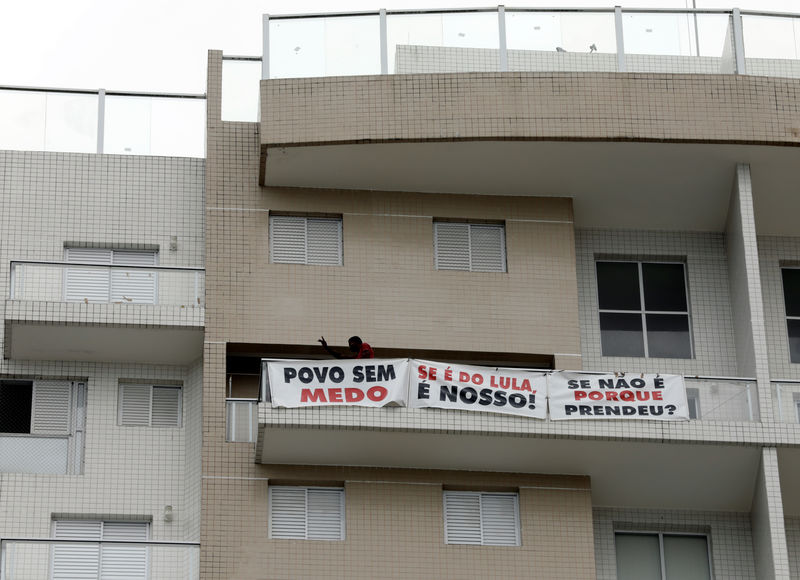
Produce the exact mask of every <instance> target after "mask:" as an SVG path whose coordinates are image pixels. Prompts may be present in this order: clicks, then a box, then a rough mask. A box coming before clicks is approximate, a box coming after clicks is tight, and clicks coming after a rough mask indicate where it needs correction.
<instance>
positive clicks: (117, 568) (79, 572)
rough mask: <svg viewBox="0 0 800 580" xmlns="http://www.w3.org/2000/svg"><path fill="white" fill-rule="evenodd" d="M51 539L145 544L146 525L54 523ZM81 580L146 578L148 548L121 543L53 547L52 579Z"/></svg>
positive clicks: (134, 579)
mask: <svg viewBox="0 0 800 580" xmlns="http://www.w3.org/2000/svg"><path fill="white" fill-rule="evenodd" d="M53 524H54V525H53V537H54V538H56V539H58V540H96V541H98V542H100V541H103V540H123V541H127V542H137V541H141V542H146V541H147V540H148V536H149V527H150V526H149V524H148V523H147V522H98V521H92V520H56V521H55V522H53ZM72 578H81V579H82V580H91V579H97V580H100V579H104V578H126V579H128V580H140V579H141V580H145V579H146V578H147V546H131V545H122V544H102V545H101V544H99V543H98V544H87V543H82V544H67V543H61V542H59V543H56V544H55V545H54V547H53V560H52V579H53V580H67V579H72Z"/></svg>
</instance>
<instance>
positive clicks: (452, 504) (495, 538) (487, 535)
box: [444, 491, 520, 546]
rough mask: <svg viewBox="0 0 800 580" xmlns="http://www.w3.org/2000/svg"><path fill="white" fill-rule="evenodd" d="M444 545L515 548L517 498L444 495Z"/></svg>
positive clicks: (509, 495)
mask: <svg viewBox="0 0 800 580" xmlns="http://www.w3.org/2000/svg"><path fill="white" fill-rule="evenodd" d="M444 536H445V543H446V544H473V545H476V546H519V545H520V537H519V536H520V534H519V495H518V494H516V493H484V492H473V491H445V492H444Z"/></svg>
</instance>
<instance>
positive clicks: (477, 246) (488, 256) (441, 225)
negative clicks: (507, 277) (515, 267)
mask: <svg viewBox="0 0 800 580" xmlns="http://www.w3.org/2000/svg"><path fill="white" fill-rule="evenodd" d="M433 231H434V245H435V248H434V250H435V252H434V253H435V256H436V269H437V270H465V271H468V272H505V271H506V235H505V227H504V226H503V225H499V224H497V225H491V224H467V223H453V222H434V224H433Z"/></svg>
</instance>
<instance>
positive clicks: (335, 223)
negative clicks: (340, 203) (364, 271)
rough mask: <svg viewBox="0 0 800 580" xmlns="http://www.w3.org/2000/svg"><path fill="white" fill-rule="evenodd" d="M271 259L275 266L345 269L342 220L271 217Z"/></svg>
mask: <svg viewBox="0 0 800 580" xmlns="http://www.w3.org/2000/svg"><path fill="white" fill-rule="evenodd" d="M269 240H270V244H269V245H270V258H271V260H272V262H273V263H275V264H309V265H315V266H341V265H342V220H341V219H340V218H339V219H336V218H333V219H332V218H306V217H297V216H270V218H269Z"/></svg>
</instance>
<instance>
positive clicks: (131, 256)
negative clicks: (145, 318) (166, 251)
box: [111, 250, 157, 304]
mask: <svg viewBox="0 0 800 580" xmlns="http://www.w3.org/2000/svg"><path fill="white" fill-rule="evenodd" d="M156 257H157V254H156V253H155V252H152V251H146V252H135V251H129V250H114V252H113V256H112V259H113V263H114V265H121V266H155V265H156ZM156 288H157V274H156V273H155V272H147V271H142V270H121V269H118V268H113V269H112V271H111V301H112V302H123V303H128V304H155V303H156Z"/></svg>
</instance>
